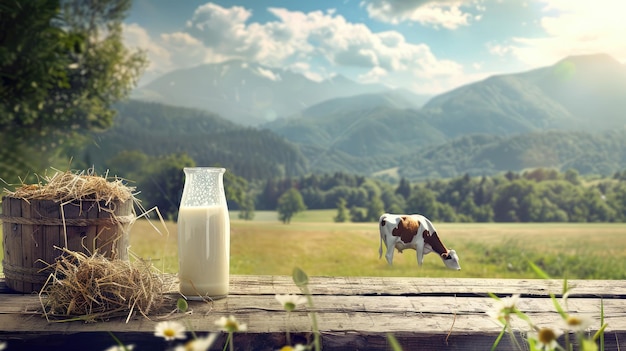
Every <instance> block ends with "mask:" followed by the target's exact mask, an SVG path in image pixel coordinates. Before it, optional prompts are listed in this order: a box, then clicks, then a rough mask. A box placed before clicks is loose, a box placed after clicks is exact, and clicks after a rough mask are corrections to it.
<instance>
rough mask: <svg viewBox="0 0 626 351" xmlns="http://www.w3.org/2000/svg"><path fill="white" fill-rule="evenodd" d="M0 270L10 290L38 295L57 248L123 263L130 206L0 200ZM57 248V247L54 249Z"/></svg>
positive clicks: (130, 202) (131, 218) (129, 203)
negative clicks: (0, 247)
mask: <svg viewBox="0 0 626 351" xmlns="http://www.w3.org/2000/svg"><path fill="white" fill-rule="evenodd" d="M0 219H1V220H2V243H3V245H4V259H3V260H2V267H3V271H4V276H5V279H6V284H7V285H8V286H9V288H11V289H13V290H15V291H18V292H24V293H31V292H39V291H40V290H41V288H42V287H43V285H44V284H45V283H46V280H47V279H48V277H49V276H50V273H51V272H52V270H51V269H50V268H47V269H46V267H48V265H50V264H53V263H54V262H55V261H56V259H57V258H58V257H59V256H60V255H61V254H62V251H61V250H59V249H58V248H67V249H68V250H71V251H80V252H84V253H85V254H88V255H91V254H93V253H96V252H97V253H99V254H102V255H104V256H105V257H107V258H109V259H121V260H127V259H128V251H127V249H128V230H129V228H130V223H131V222H132V221H133V219H134V215H133V202H132V201H131V200H127V201H125V202H121V201H113V202H110V203H109V204H108V205H107V204H105V203H104V202H103V201H94V200H80V201H78V200H77V201H76V202H71V203H63V204H61V203H59V202H55V201H50V200H25V199H21V198H14V197H9V196H5V197H3V198H2V214H1V215H0ZM55 246H56V247H58V248H55Z"/></svg>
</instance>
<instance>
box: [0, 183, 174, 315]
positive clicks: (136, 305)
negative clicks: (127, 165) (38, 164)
mask: <svg viewBox="0 0 626 351" xmlns="http://www.w3.org/2000/svg"><path fill="white" fill-rule="evenodd" d="M39 179H41V180H43V182H40V183H39V184H31V185H27V184H22V185H21V186H19V187H17V188H16V189H15V191H8V190H7V189H5V193H7V195H8V196H10V197H14V198H21V199H24V200H26V201H28V200H52V201H55V202H58V203H60V204H61V211H62V208H63V207H62V205H63V204H67V203H76V202H80V201H83V200H85V201H86V200H89V201H94V200H95V201H97V202H98V207H99V210H101V211H108V212H111V213H112V216H113V217H115V214H114V213H113V211H114V207H113V206H109V205H110V204H112V203H114V201H121V202H126V201H128V200H132V201H133V202H134V204H135V205H136V206H138V208H140V209H141V210H142V214H141V216H143V215H145V214H146V213H145V211H144V210H143V208H142V207H141V205H140V204H139V201H138V200H137V199H136V198H135V197H134V194H133V191H134V190H135V188H133V187H129V186H126V185H125V184H124V182H123V181H122V180H121V179H117V178H115V179H112V180H107V178H106V177H100V176H97V175H95V174H93V171H89V172H87V173H85V172H79V173H74V172H70V171H67V172H56V173H55V174H54V175H53V176H52V177H43V178H39ZM101 205H102V206H101ZM157 213H158V210H157ZM159 217H160V214H159ZM132 218H133V220H132V221H130V222H131V223H132V222H134V220H135V219H137V218H138V217H137V216H136V213H135V211H134V208H133V215H132ZM118 224H119V223H118ZM120 226H121V224H120ZM121 229H123V230H128V229H129V227H125V228H121ZM65 243H66V245H67V238H66V239H65ZM61 245H62V244H61ZM55 248H56V249H58V250H60V256H59V257H58V258H57V259H56V261H55V262H54V263H52V264H50V263H48V262H43V261H41V260H40V261H41V262H43V263H44V264H46V265H47V267H46V268H44V269H42V270H40V271H44V270H45V271H48V270H49V271H52V272H53V273H51V274H50V276H49V278H48V280H47V281H46V283H45V284H44V286H43V288H42V289H41V291H40V293H39V297H40V301H41V305H42V308H43V313H44V314H45V317H46V319H48V320H49V321H50V319H54V320H61V321H68V320H85V321H97V320H106V319H108V318H110V317H117V316H123V315H127V320H128V319H129V318H130V317H131V315H133V314H134V313H135V312H139V313H141V314H143V315H144V316H147V315H149V314H150V313H153V312H157V311H158V310H159V309H161V308H162V307H163V305H164V303H165V299H166V297H165V295H164V291H165V289H168V288H169V287H168V285H167V284H165V283H164V281H163V275H162V274H160V272H158V271H157V270H156V269H155V268H154V267H153V266H152V264H151V263H150V262H146V261H144V260H141V259H138V258H137V259H134V260H133V261H128V260H119V259H109V258H107V257H105V256H103V255H101V254H99V253H98V252H97V251H98V250H95V252H93V253H89V254H86V253H83V252H77V251H72V250H69V249H67V248H66V247H65V248H59V247H56V246H55ZM87 251H88V250H87Z"/></svg>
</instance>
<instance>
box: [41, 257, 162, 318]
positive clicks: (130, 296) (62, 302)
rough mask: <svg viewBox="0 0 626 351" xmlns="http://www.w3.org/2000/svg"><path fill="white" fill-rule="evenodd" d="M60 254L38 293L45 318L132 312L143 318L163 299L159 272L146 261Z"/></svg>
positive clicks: (155, 308) (159, 307)
mask: <svg viewBox="0 0 626 351" xmlns="http://www.w3.org/2000/svg"><path fill="white" fill-rule="evenodd" d="M59 249H60V250H62V251H63V253H64V255H62V256H61V258H60V259H59V260H58V261H57V262H55V263H54V264H52V265H50V266H49V268H52V269H54V273H53V274H51V275H50V277H49V278H48V281H47V282H46V284H45V285H44V287H43V288H42V290H41V292H40V293H39V297H40V301H41V305H42V308H43V310H44V314H45V316H46V319H48V321H73V320H85V321H91V322H93V321H97V320H106V319H108V318H111V317H118V316H124V315H126V316H127V318H126V320H127V321H128V319H130V317H131V316H132V315H133V313H134V312H135V311H137V312H139V313H141V314H142V315H144V316H146V317H147V316H148V315H149V314H151V313H152V312H158V311H159V310H160V309H162V307H163V305H164V303H165V295H164V294H163V293H164V292H165V291H166V289H167V284H166V283H165V282H164V280H163V275H162V274H160V272H158V271H157V270H156V269H155V268H154V267H153V266H152V264H151V263H150V262H147V261H144V260H140V259H137V260H134V261H122V260H108V259H107V258H106V257H104V256H102V255H99V254H93V255H86V254H84V253H82V252H75V251H70V250H67V249H61V248H59Z"/></svg>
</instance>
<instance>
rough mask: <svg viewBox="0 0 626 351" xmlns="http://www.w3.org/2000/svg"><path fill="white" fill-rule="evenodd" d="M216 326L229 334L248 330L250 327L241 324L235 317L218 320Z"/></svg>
mask: <svg viewBox="0 0 626 351" xmlns="http://www.w3.org/2000/svg"><path fill="white" fill-rule="evenodd" d="M215 325H217V326H218V327H219V328H220V329H222V330H224V331H226V332H229V333H232V332H238V331H246V330H248V326H247V325H246V324H243V323H239V322H238V321H237V319H236V318H235V316H233V315H230V316H228V318H226V317H222V318H220V319H218V320H216V321H215Z"/></svg>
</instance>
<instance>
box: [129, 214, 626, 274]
mask: <svg viewBox="0 0 626 351" xmlns="http://www.w3.org/2000/svg"><path fill="white" fill-rule="evenodd" d="M334 215H335V211H334V210H323V211H306V212H304V213H300V214H298V215H297V216H296V217H294V218H293V220H292V222H291V224H282V223H281V222H279V221H278V220H277V219H276V218H277V216H276V213H275V212H263V211H258V212H256V213H255V220H254V221H242V220H238V219H237V214H236V213H231V274H267V275H290V274H291V271H292V269H293V267H294V266H299V267H301V268H302V269H304V270H305V271H306V272H307V273H308V274H309V275H327V276H409V277H474V278H476V277H485V278H536V276H535V275H534V273H532V271H531V270H530V269H529V268H528V267H529V266H528V261H533V262H535V263H536V264H538V265H540V266H541V267H542V268H543V269H544V270H546V271H547V272H548V273H550V274H551V276H552V277H553V278H564V277H567V278H570V279H576V278H580V279H626V250H624V248H626V224H623V223H616V224H614V223H593V224H590V223H547V224H543V223H525V224H513V223H435V225H436V226H437V229H438V232H439V233H440V237H442V240H443V241H444V243H445V244H446V246H448V248H454V249H455V250H456V251H457V253H458V254H459V257H460V261H461V266H462V268H463V269H462V270H461V271H459V272H457V271H452V270H448V269H446V268H445V267H444V266H443V263H442V262H441V260H440V259H439V258H438V257H437V256H436V255H433V254H430V255H427V256H425V259H424V265H423V267H421V268H418V267H417V263H416V257H415V251H413V250H407V251H405V252H404V253H402V254H400V253H398V252H396V253H395V255H394V266H392V267H390V266H388V265H387V263H386V261H385V259H384V257H383V258H382V259H379V258H378V247H379V244H380V241H379V234H378V226H377V224H376V223H333V222H332V217H333V216H334ZM152 223H153V224H154V226H156V227H157V228H159V229H161V230H162V231H164V230H163V224H162V223H160V222H158V221H152ZM165 225H166V227H167V228H168V231H169V234H166V233H164V234H163V235H161V234H159V233H158V232H157V231H156V230H155V229H154V228H153V227H152V226H151V225H150V224H149V223H148V222H147V221H145V220H139V221H137V222H136V223H135V224H134V226H133V228H132V230H131V234H130V243H131V251H133V252H134V253H135V254H137V255H138V256H139V257H142V258H144V259H151V260H153V262H154V264H155V266H157V268H159V269H161V270H162V271H165V272H176V271H177V267H178V263H177V244H176V224H175V223H173V222H167V223H166V224H165ZM383 250H384V248H383Z"/></svg>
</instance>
